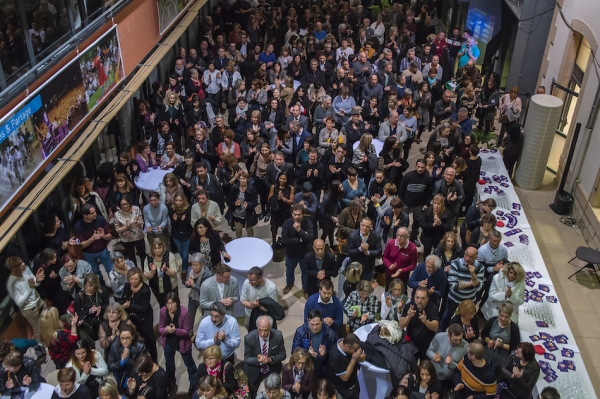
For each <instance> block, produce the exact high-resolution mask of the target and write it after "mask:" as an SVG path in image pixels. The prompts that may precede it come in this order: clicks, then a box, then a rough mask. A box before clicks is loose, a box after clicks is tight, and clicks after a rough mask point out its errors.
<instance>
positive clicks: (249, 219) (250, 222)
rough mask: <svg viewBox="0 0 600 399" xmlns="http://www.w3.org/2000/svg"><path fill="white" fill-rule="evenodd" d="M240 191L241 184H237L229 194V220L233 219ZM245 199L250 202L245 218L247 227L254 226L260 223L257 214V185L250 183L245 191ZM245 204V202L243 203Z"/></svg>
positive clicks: (227, 217) (227, 216)
mask: <svg viewBox="0 0 600 399" xmlns="http://www.w3.org/2000/svg"><path fill="white" fill-rule="evenodd" d="M239 193H240V186H239V184H235V185H234V186H233V187H232V188H231V193H230V194H229V198H228V201H227V213H226V214H225V218H226V219H227V220H231V218H232V216H233V209H234V208H235V207H236V206H235V202H236V200H237V199H238V195H239ZM245 201H246V202H247V203H248V206H247V207H246V219H245V227H246V228H248V227H253V226H256V224H257V223H258V216H256V211H255V208H256V205H258V193H257V192H256V187H254V185H253V184H248V188H247V189H246V193H245ZM242 205H243V204H242Z"/></svg>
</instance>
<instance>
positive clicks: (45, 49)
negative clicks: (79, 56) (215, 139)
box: [22, 0, 72, 62]
mask: <svg viewBox="0 0 600 399" xmlns="http://www.w3.org/2000/svg"><path fill="white" fill-rule="evenodd" d="M69 1H70V0H69ZM22 7H23V12H24V14H25V19H26V21H27V25H28V32H29V37H30V39H31V47H32V49H33V54H34V56H35V58H36V60H37V61H38V62H39V61H41V60H42V59H44V58H46V57H47V56H48V55H49V54H50V53H52V52H53V51H54V50H56V49H57V48H59V47H60V46H61V45H62V44H63V43H65V42H66V41H67V40H68V39H69V38H70V37H71V35H72V31H71V21H70V19H69V13H68V12H67V8H66V7H65V2H64V0H52V1H48V0H35V1H32V0H30V1H24V2H23V5H22Z"/></svg>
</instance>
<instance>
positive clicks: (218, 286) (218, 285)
mask: <svg viewBox="0 0 600 399" xmlns="http://www.w3.org/2000/svg"><path fill="white" fill-rule="evenodd" d="M217 288H219V296H220V297H221V299H223V292H224V290H225V283H217Z"/></svg>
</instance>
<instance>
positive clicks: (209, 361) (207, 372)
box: [190, 345, 238, 395]
mask: <svg viewBox="0 0 600 399" xmlns="http://www.w3.org/2000/svg"><path fill="white" fill-rule="evenodd" d="M202 359H203V362H202V363H200V364H199V365H198V371H197V375H198V380H199V381H202V379H203V378H206V377H207V376H215V377H216V378H217V379H218V380H219V382H220V383H221V384H222V386H223V388H224V389H225V391H226V392H227V395H231V394H233V393H234V392H235V390H236V389H237V388H238V385H237V380H236V379H235V373H234V367H233V365H232V364H231V363H230V362H228V361H227V359H223V354H222V352H221V348H219V345H210V346H208V347H206V348H205V349H204V352H202ZM196 382H197V381H190V389H191V387H193V386H195V384H196Z"/></svg>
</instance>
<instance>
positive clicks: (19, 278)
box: [0, 0, 559, 399]
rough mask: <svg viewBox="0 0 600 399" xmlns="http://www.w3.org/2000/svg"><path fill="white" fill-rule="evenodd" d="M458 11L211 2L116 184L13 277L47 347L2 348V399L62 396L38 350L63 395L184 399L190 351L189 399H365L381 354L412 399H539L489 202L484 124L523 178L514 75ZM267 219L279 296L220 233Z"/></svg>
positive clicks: (54, 227) (520, 286) (76, 212)
mask: <svg viewBox="0 0 600 399" xmlns="http://www.w3.org/2000/svg"><path fill="white" fill-rule="evenodd" d="M440 3H441V2H439V1H435V0H427V1H412V2H411V3H410V4H409V3H408V2H406V3H405V4H402V3H394V4H393V5H391V6H387V5H384V6H383V7H378V9H380V11H379V12H378V13H374V12H372V11H373V10H374V8H372V7H371V6H370V4H369V5H367V4H366V3H365V2H362V3H361V2H357V1H355V2H353V3H348V2H340V3H336V2H334V1H333V0H327V1H319V2H309V1H306V0H296V1H291V2H290V1H288V0H284V1H283V2H281V1H277V0H275V1H267V0H258V1H256V0H255V1H253V2H248V1H247V0H238V1H235V2H234V3H233V4H229V3H228V2H220V3H219V4H218V5H216V6H214V8H213V10H212V11H213V12H212V15H211V16H209V17H205V18H204V21H203V22H204V23H203V24H202V28H201V32H200V33H199V34H200V40H199V48H191V49H184V48H181V49H180V51H179V52H178V55H179V56H178V57H177V58H176V60H175V64H174V66H173V68H172V70H171V71H170V73H169V78H168V81H167V82H164V83H163V82H155V83H154V84H153V85H152V88H153V92H152V95H151V96H150V98H148V99H147V100H140V101H139V104H138V105H139V106H138V111H137V113H136V117H137V121H138V125H139V132H138V133H139V134H138V137H139V141H138V142H137V143H135V144H133V145H132V150H131V152H124V153H122V154H121V155H120V159H119V162H118V164H116V165H114V166H113V168H112V170H111V171H110V173H109V174H108V175H109V176H108V178H106V179H104V180H103V181H102V182H101V184H100V182H96V184H95V185H92V184H91V183H90V182H89V181H88V180H86V179H76V180H75V181H74V182H73V184H72V190H71V196H70V199H71V201H70V207H69V211H70V212H69V214H68V215H65V217H63V218H61V217H58V216H56V215H53V214H50V215H47V217H46V218H45V220H44V221H43V228H44V237H43V239H42V243H41V246H40V249H41V252H40V253H39V254H38V256H36V258H35V259H34V261H33V263H32V265H27V264H25V263H24V262H23V261H22V260H21V258H20V257H17V256H12V257H9V258H8V260H7V261H6V267H8V268H9V269H10V278H9V281H8V283H7V287H8V290H9V293H10V295H11V297H12V299H13V300H14V302H15V304H16V305H17V306H18V308H19V309H20V313H21V314H22V315H23V316H24V317H25V318H26V319H27V320H28V321H29V323H30V324H31V326H32V327H33V332H34V335H35V340H12V341H10V342H9V341H6V342H2V343H0V360H1V362H2V363H1V365H0V391H2V394H3V395H4V394H6V395H11V394H14V393H17V394H18V393H19V392H20V390H21V389H29V390H30V391H33V390H36V389H38V387H39V384H40V383H42V382H44V381H45V379H44V376H43V375H42V373H41V371H40V362H39V361H37V360H39V359H35V358H32V357H31V352H32V349H33V350H38V352H40V351H41V352H44V351H46V350H47V352H48V354H49V357H50V359H51V360H52V361H53V362H54V364H55V366H56V368H57V369H58V370H59V371H58V381H59V385H58V386H57V387H56V389H55V391H54V394H53V396H52V397H53V398H67V397H69V398H72V399H78V398H97V397H99V398H100V399H118V398H120V397H127V398H146V399H148V398H156V399H166V398H167V397H168V395H169V393H170V392H176V391H177V390H176V388H175V387H176V386H177V378H176V366H175V354H176V353H177V352H178V353H179V354H180V356H181V358H182V361H183V363H184V364H185V367H186V370H187V378H188V379H189V382H190V389H189V392H188V393H189V395H193V397H194V398H204V399H212V398H217V399H218V398H251V399H254V398H256V397H258V398H261V399H263V398H268V399H281V398H294V399H295V398H300V397H302V398H303V399H307V398H309V397H312V398H313V399H317V398H319V399H325V398H328V399H333V398H342V399H357V398H358V397H359V396H360V389H365V388H366V387H359V382H358V372H359V368H360V363H361V362H363V361H365V360H368V361H369V362H370V363H372V364H375V365H380V366H381V367H384V368H386V369H389V370H390V373H391V376H392V385H393V391H392V394H391V396H390V397H391V398H394V399H408V398H410V399H412V398H417V399H420V398H426V399H437V398H442V397H448V398H463V399H480V398H494V397H497V398H502V399H505V398H519V399H529V398H531V396H532V391H533V389H534V386H535V384H536V382H537V380H538V378H539V375H540V368H539V366H538V363H537V361H536V360H535V351H534V348H533V346H532V345H531V344H530V343H526V342H521V336H520V331H519V325H518V319H519V306H520V305H521V304H522V303H523V301H524V292H525V287H524V286H525V282H524V271H523V268H522V267H521V265H520V264H518V263H515V262H510V261H509V260H508V252H507V249H506V247H505V246H504V245H502V234H501V233H500V232H499V231H498V230H496V229H495V227H496V222H497V220H496V218H495V216H494V214H493V211H494V209H495V207H496V202H495V201H494V200H493V199H488V200H485V201H481V202H478V201H476V199H475V198H476V184H477V182H478V180H479V175H480V168H481V159H480V158H479V155H478V154H479V148H480V147H479V145H478V144H479V143H478V142H477V139H476V136H475V135H474V130H480V131H485V133H490V132H491V131H492V130H493V128H494V120H495V118H496V117H498V118H499V120H500V122H501V126H502V128H501V130H500V131H499V132H498V135H497V139H496V144H497V145H498V146H499V147H502V148H503V157H504V162H505V165H506V167H507V169H508V170H509V173H512V171H513V169H514V166H515V163H516V161H517V159H518V157H519V155H520V151H521V146H522V133H521V129H520V126H519V118H520V113H521V111H522V105H521V102H520V99H519V97H518V87H514V88H511V89H510V93H508V94H505V95H503V96H501V95H500V94H499V91H498V87H499V83H500V81H499V79H500V77H499V76H498V75H496V74H490V75H487V76H485V77H482V74H481V72H480V70H479V67H478V66H477V60H478V57H479V56H480V53H479V49H478V48H477V44H476V40H475V38H473V37H472V36H471V33H470V32H469V31H468V30H465V31H463V32H462V33H461V32H460V30H459V29H452V30H451V31H450V32H444V31H438V30H439V29H437V28H436V25H434V24H433V21H434V19H436V18H437V15H440V14H441V11H442V10H441V4H440ZM496 114H498V115H496ZM475 123H477V127H476V128H475V129H474V124H475ZM505 136H506V140H504V137H505ZM426 137H429V138H428V139H426ZM421 144H423V146H421ZM416 146H418V147H419V151H420V153H422V154H423V155H422V156H419V157H418V159H417V160H416V161H413V162H411V163H409V155H411V148H413V147H416ZM413 153H414V151H413ZM159 168H160V169H165V170H168V173H166V174H165V176H164V178H163V179H162V181H161V182H160V184H158V187H157V189H156V190H155V191H152V192H149V193H147V192H141V191H140V190H139V189H138V188H137V187H136V185H135V182H136V180H137V179H138V178H139V175H140V174H144V173H151V172H152V171H153V170H156V169H159ZM463 218H464V221H463ZM65 223H66V224H68V225H69V226H70V229H68V230H69V231H71V232H72V234H69V233H67V229H65V228H64V227H63V226H64V224H65ZM267 224H268V225H269V226H270V232H271V240H272V242H271V243H272V245H273V248H274V251H275V252H277V253H280V252H282V251H285V259H284V263H282V264H280V266H279V267H283V265H284V264H285V274H286V282H285V286H284V287H281V288H282V289H281V290H280V289H278V287H277V286H276V285H275V283H274V282H273V281H271V280H269V279H268V278H267V277H266V276H264V275H263V270H262V269H261V268H259V267H252V268H251V269H250V270H249V272H248V274H247V278H246V279H245V281H240V282H238V281H237V279H236V278H235V277H234V276H232V269H231V268H230V267H229V266H228V263H229V261H230V260H231V256H230V255H229V254H228V253H227V251H226V250H225V244H224V241H223V238H224V234H223V232H224V231H223V230H227V229H228V228H231V231H232V232H235V236H236V238H241V237H243V236H244V232H245V235H246V236H249V237H252V236H254V234H255V231H254V230H255V228H259V227H262V226H264V225H267ZM109 247H110V249H111V251H109ZM117 248H118V250H117ZM176 254H178V255H176ZM248 262H249V263H252V259H248ZM298 267H299V268H300V271H301V279H300V282H299V283H298V284H297V282H296V270H297V268H298ZM102 269H104V272H102ZM336 277H338V279H339V280H340V281H343V284H340V287H339V289H338V290H335V289H334V284H333V282H332V279H334V278H336ZM377 287H382V288H383V294H382V295H381V296H380V297H378V296H376V295H375V294H374V291H375V289H377ZM180 290H181V292H182V295H180ZM297 290H301V291H302V294H300V297H301V296H302V295H303V297H304V299H300V300H301V301H305V305H304V318H303V320H301V321H300V323H299V327H298V328H297V330H296V332H295V334H294V338H293V342H292V343H290V342H284V338H283V334H282V333H281V331H279V330H278V329H277V321H279V320H282V319H283V318H284V317H285V311H284V309H283V307H282V306H281V305H280V304H279V299H280V296H282V295H288V294H289V293H290V292H296V291H297ZM336 291H337V292H336ZM184 293H187V302H186V299H185V298H183V296H184V295H185V294H184ZM152 297H154V300H153V299H152ZM182 302H183V303H182ZM155 304H158V307H159V308H160V310H159V313H158V314H159V318H158V319H155V317H154V310H153V305H155ZM236 304H238V307H239V306H240V305H241V306H242V307H243V308H244V310H245V327H246V328H247V330H248V333H247V334H246V335H244V336H243V352H244V357H243V359H242V360H243V366H242V367H241V369H242V370H243V372H244V375H245V378H244V377H242V376H241V375H240V373H239V370H240V367H238V368H236V360H237V359H236V356H235V353H236V350H237V349H238V348H239V347H240V346H241V345H242V336H241V335H240V327H239V324H238V320H236V318H235V317H234V314H235V306H236ZM198 312H200V314H199V315H198ZM480 321H481V322H482V323H483V325H481V326H480V325H479V324H480ZM372 323H377V324H376V325H375V327H374V328H373V329H372V330H370V332H369V333H368V334H367V333H366V332H365V328H363V327H365V326H367V325H370V324H372ZM359 337H360V338H359ZM157 338H158V339H157ZM157 342H158V345H157ZM290 344H291V347H290ZM192 345H195V346H196V347H197V348H198V349H199V350H200V351H201V352H202V362H201V363H200V364H199V365H197V361H196V359H194V357H193V356H192ZM157 347H159V348H162V349H163V354H164V363H163V364H160V365H159V362H158V350H157ZM30 348H32V349H30ZM288 351H289V352H290V356H289V360H287V361H286V359H288ZM38 352H36V353H38ZM161 363H162V362H161ZM238 366H239V365H238ZM179 378H180V379H181V378H186V377H185V376H180V377H179ZM262 385H264V389H261V386H262ZM541 397H542V398H544V399H556V398H559V396H558V394H557V392H556V390H554V389H553V388H547V389H545V390H544V392H542V393H541Z"/></svg>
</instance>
